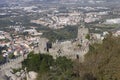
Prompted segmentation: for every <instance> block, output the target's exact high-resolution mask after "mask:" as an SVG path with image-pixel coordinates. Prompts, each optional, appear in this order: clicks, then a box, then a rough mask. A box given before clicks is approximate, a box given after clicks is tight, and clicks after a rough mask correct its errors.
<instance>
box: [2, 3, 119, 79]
mask: <svg viewBox="0 0 120 80" xmlns="http://www.w3.org/2000/svg"><path fill="white" fill-rule="evenodd" d="M63 2H64V1H63ZM61 5H62V6H61ZM0 11H1V12H0V71H1V73H5V74H6V75H7V76H11V80H23V79H14V76H13V75H12V74H11V73H10V70H11V69H14V68H21V67H22V64H21V62H22V61H23V60H24V59H26V58H27V55H28V54H29V53H30V52H34V53H35V54H39V53H42V54H49V55H52V56H53V58H54V59H56V58H57V57H59V56H66V57H67V58H70V59H72V60H75V59H79V61H80V62H83V61H84V55H85V54H87V52H88V51H89V46H90V45H91V44H94V43H102V41H103V40H104V38H105V37H106V36H107V35H108V34H111V33H112V34H113V35H114V36H115V37H118V36H120V27H119V26H120V17H119V14H120V11H119V8H114V9H112V8H110V7H106V6H102V7H99V6H95V7H91V6H84V7H83V6H79V5H73V6H72V7H69V6H68V5H65V4H58V5H48V6H46V4H37V5H33V4H27V5H24V6H23V4H22V3H21V4H19V5H18V4H17V3H13V4H11V5H8V6H3V7H0ZM69 26H72V28H77V29H76V34H73V35H74V36H76V37H75V38H71V37H70V38H69V39H65V40H64V38H63V39H61V40H60V39H55V40H54V41H51V40H50V39H48V37H45V36H44V34H45V33H46V32H50V31H54V30H63V29H64V28H66V27H69ZM46 34H51V33H46ZM66 34H70V33H66ZM71 34H72V33H71ZM53 35H54V34H53ZM53 35H49V37H51V36H53ZM63 35H64V34H63ZM64 36H66V35H64ZM51 38H52V37H51ZM60 38H61V35H60ZM52 39H53V38H52ZM3 80H4V79H3ZM29 80H32V79H29Z"/></svg>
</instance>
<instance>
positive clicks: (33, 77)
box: [27, 71, 37, 80]
mask: <svg viewBox="0 0 120 80" xmlns="http://www.w3.org/2000/svg"><path fill="white" fill-rule="evenodd" d="M36 78H37V73H36V72H34V71H30V72H28V74H27V80H36Z"/></svg>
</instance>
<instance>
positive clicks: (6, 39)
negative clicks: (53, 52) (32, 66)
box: [0, 26, 42, 62]
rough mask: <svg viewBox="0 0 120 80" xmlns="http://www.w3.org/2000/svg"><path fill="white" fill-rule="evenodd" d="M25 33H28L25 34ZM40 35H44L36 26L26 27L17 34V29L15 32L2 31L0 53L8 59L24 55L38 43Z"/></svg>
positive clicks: (0, 34) (0, 32) (0, 33)
mask: <svg viewBox="0 0 120 80" xmlns="http://www.w3.org/2000/svg"><path fill="white" fill-rule="evenodd" d="M12 28H16V27H12ZM18 28H21V27H18V26H17V29H18ZM17 31H18V30H17ZM20 31H21V29H20ZM25 33H27V34H26V35H24V34H25ZM40 35H42V33H38V32H37V31H36V29H34V28H33V29H24V30H23V31H22V33H21V34H17V33H16V29H15V32H13V33H8V32H5V31H0V49H1V50H0V55H1V56H2V57H3V58H5V59H6V58H7V61H8V60H9V59H10V58H15V57H18V56H24V55H25V54H26V53H29V52H31V51H32V50H33V49H34V48H35V47H36V46H37V45H38V42H39V36H40ZM0 61H1V60H0ZM1 62H2V61H1Z"/></svg>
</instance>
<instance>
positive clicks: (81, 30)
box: [77, 15, 89, 43]
mask: <svg viewBox="0 0 120 80" xmlns="http://www.w3.org/2000/svg"><path fill="white" fill-rule="evenodd" d="M83 16H84V15H83ZM87 34H89V30H88V28H85V22H84V17H83V18H82V20H81V22H80V26H79V27H78V35H77V39H78V40H79V41H80V43H83V41H84V40H85V39H86V35H87Z"/></svg>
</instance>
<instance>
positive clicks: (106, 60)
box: [84, 35, 120, 80]
mask: <svg viewBox="0 0 120 80" xmlns="http://www.w3.org/2000/svg"><path fill="white" fill-rule="evenodd" d="M119 63H120V37H113V36H112V35H108V36H107V37H106V38H105V39H104V40H103V43H102V44H94V45H91V46H90V51H89V52H88V54H86V55H85V62H84V64H85V65H86V67H87V68H88V71H89V72H91V73H92V74H93V75H95V77H96V78H97V80H119V79H120V76H119V75H120V71H119V66H120V64H119Z"/></svg>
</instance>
